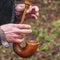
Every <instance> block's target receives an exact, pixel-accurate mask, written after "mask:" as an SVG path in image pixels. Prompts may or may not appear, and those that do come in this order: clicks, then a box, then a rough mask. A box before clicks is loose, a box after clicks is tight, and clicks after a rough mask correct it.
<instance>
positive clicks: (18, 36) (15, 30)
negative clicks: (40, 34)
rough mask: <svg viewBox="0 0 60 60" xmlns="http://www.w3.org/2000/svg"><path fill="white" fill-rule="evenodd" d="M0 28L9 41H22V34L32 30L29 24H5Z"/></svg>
mask: <svg viewBox="0 0 60 60" xmlns="http://www.w3.org/2000/svg"><path fill="white" fill-rule="evenodd" d="M1 29H2V30H3V31H4V33H5V35H6V39H7V41H8V42H9V43H14V42H17V43H19V42H22V41H24V38H23V34H29V33H31V32H32V30H31V26H30V25H27V24H5V25H1Z"/></svg>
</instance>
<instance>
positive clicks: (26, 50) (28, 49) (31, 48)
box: [13, 0, 39, 58]
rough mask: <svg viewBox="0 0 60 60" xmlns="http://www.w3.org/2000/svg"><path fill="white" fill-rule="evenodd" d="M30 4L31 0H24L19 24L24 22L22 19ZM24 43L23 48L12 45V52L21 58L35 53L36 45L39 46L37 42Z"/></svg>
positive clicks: (17, 44)
mask: <svg viewBox="0 0 60 60" xmlns="http://www.w3.org/2000/svg"><path fill="white" fill-rule="evenodd" d="M31 4H32V0H25V10H24V12H23V15H22V19H21V22H20V23H23V22H24V19H25V16H26V11H27V9H28V8H29V6H30V5H31ZM25 43H26V46H25V47H21V46H20V44H19V43H13V50H14V52H15V53H16V54H17V55H19V56H20V57H23V58H27V57H30V56H32V55H33V54H34V53H35V52H36V50H37V48H38V45H39V42H37V41H35V40H26V41H25Z"/></svg>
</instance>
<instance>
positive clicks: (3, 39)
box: [0, 28, 9, 48]
mask: <svg viewBox="0 0 60 60" xmlns="http://www.w3.org/2000/svg"><path fill="white" fill-rule="evenodd" d="M0 44H2V45H3V46H4V47H5V48H9V43H8V42H7V39H6V36H5V33H4V31H3V30H2V29H1V28H0Z"/></svg>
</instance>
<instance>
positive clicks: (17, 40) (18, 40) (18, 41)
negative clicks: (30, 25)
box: [13, 38, 24, 43]
mask: <svg viewBox="0 0 60 60" xmlns="http://www.w3.org/2000/svg"><path fill="white" fill-rule="evenodd" d="M23 41H24V38H22V39H14V40H13V42H14V43H20V42H23Z"/></svg>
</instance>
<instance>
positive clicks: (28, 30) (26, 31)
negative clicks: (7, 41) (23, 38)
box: [13, 29, 32, 34]
mask: <svg viewBox="0 0 60 60" xmlns="http://www.w3.org/2000/svg"><path fill="white" fill-rule="evenodd" d="M13 32H14V33H16V34H28V33H31V32H32V30H31V29H21V30H15V31H13Z"/></svg>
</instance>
